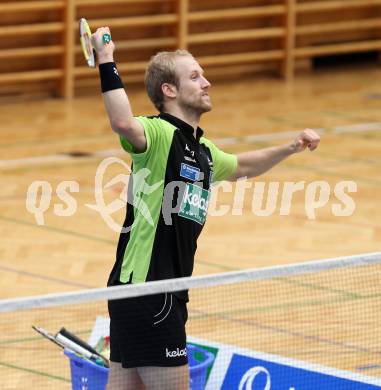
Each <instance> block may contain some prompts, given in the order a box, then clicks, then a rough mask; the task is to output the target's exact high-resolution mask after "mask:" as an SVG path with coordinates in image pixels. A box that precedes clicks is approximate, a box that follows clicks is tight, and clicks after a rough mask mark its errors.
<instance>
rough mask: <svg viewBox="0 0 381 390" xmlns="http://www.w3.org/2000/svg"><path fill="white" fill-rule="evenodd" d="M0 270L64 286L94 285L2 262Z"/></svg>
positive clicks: (83, 286) (82, 286)
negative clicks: (34, 271) (26, 269)
mask: <svg viewBox="0 0 381 390" xmlns="http://www.w3.org/2000/svg"><path fill="white" fill-rule="evenodd" d="M1 271H3V272H10V273H15V274H17V275H23V276H28V277H31V278H33V279H40V280H45V281H48V282H53V283H58V284H63V285H66V286H73V287H80V288H95V287H96V286H90V285H88V284H83V283H77V282H71V281H68V280H65V279H60V278H55V277H52V276H45V275H42V274H36V273H33V272H29V271H23V270H20V269H17V268H12V267H9V266H6V265H2V264H0V272H1Z"/></svg>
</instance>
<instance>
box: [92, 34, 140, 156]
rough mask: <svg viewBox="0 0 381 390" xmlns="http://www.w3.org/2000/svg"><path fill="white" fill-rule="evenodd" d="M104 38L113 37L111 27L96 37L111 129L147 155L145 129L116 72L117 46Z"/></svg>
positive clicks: (104, 99)
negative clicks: (135, 113) (104, 35)
mask: <svg viewBox="0 0 381 390" xmlns="http://www.w3.org/2000/svg"><path fill="white" fill-rule="evenodd" d="M103 34H110V30H109V28H108V27H101V28H98V30H97V31H96V32H95V33H94V34H93V35H92V41H93V45H94V48H95V51H96V52H97V58H98V64H99V70H100V75H101V82H102V96H103V102H104V105H105V108H106V111H107V115H108V117H109V120H110V124H111V128H112V129H113V130H114V131H115V132H116V133H118V134H119V135H121V136H123V137H124V138H126V139H127V141H128V142H129V143H130V144H131V145H132V146H133V147H134V148H135V150H136V151H137V152H144V151H145V150H146V148H147V140H146V137H145V134H144V128H143V126H142V124H141V123H140V122H139V121H138V120H136V119H135V118H134V116H133V113H132V109H131V105H130V102H129V100H128V96H127V94H126V91H125V90H124V87H123V84H122V82H121V80H120V77H119V74H118V71H117V69H116V66H115V63H114V50H115V45H114V42H113V41H110V42H109V43H104V42H103V39H102V37H103ZM104 87H105V88H104Z"/></svg>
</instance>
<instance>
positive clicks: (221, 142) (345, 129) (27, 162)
mask: <svg viewBox="0 0 381 390" xmlns="http://www.w3.org/2000/svg"><path fill="white" fill-rule="evenodd" d="M315 130H316V131H318V132H319V133H320V134H344V133H363V132H369V131H379V130H381V122H374V123H363V124H353V125H344V126H335V127H332V128H318V129H315ZM298 134H300V131H299V130H298V131H283V132H278V133H268V134H254V135H247V136H238V137H226V138H217V139H214V140H213V141H214V142H215V144H216V145H218V146H227V145H235V144H237V143H255V142H264V141H275V140H283V139H289V138H293V137H296V136H297V135H298ZM125 154H126V152H125V151H123V150H122V149H121V148H119V149H108V150H103V151H97V152H93V153H91V154H90V155H89V156H86V157H81V158H89V157H90V158H94V157H111V156H114V157H115V156H119V155H125ZM77 158H78V157H73V156H70V154H69V153H58V154H53V155H45V156H35V157H24V158H19V159H8V160H0V168H2V169H7V168H8V169H9V168H17V167H29V166H33V165H46V164H51V163H66V162H68V161H72V160H73V159H77Z"/></svg>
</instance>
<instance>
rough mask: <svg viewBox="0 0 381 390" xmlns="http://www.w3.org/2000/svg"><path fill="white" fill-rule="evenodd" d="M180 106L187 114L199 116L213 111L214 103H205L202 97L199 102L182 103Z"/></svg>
mask: <svg viewBox="0 0 381 390" xmlns="http://www.w3.org/2000/svg"><path fill="white" fill-rule="evenodd" d="M180 106H181V107H182V108H183V109H184V110H185V111H187V112H190V113H194V114H197V115H202V114H205V113H206V112H209V111H211V110H212V108H213V107H212V103H211V102H210V98H209V103H205V102H204V101H203V97H201V98H200V99H199V100H197V101H182V102H180Z"/></svg>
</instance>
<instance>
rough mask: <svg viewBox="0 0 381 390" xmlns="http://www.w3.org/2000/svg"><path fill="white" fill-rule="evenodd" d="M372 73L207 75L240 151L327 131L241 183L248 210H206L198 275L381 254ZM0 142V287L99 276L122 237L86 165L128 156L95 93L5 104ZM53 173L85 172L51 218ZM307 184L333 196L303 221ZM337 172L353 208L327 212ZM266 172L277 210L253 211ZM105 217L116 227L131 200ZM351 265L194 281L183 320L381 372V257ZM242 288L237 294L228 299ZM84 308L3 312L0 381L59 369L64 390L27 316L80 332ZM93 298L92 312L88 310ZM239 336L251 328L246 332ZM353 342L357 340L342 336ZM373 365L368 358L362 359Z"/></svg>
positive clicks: (63, 285)
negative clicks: (224, 281) (63, 210)
mask: <svg viewBox="0 0 381 390" xmlns="http://www.w3.org/2000/svg"><path fill="white" fill-rule="evenodd" d="M380 85H381V71H380V69H378V68H377V67H366V68H355V69H347V70H343V69H340V70H330V71H326V72H323V71H321V72H316V73H313V74H306V75H304V76H303V75H301V76H299V77H298V78H297V80H296V81H295V83H294V84H293V85H287V84H285V83H284V82H283V81H282V80H279V79H268V78H267V79H264V78H260V79H253V80H244V81H239V82H238V81H234V82H233V81H231V82H229V81H228V80H227V81H226V82H224V83H222V82H219V83H216V84H215V85H213V86H212V89H211V95H212V99H213V103H214V109H213V111H212V112H211V113H209V114H207V115H205V117H204V118H203V121H202V127H203V128H204V129H206V133H207V136H208V137H209V138H211V139H212V140H214V141H215V142H216V143H217V144H219V145H220V147H221V148H223V149H224V150H226V151H229V152H234V153H238V152H241V151H245V150H250V149H257V148H261V147H265V146H269V145H275V144H279V143H282V142H287V141H288V140H291V139H292V138H293V135H292V134H291V135H290V134H288V133H287V132H294V131H298V130H301V129H303V128H305V127H311V128H315V129H321V130H320V131H321V132H322V141H321V146H320V148H319V150H317V151H316V152H314V153H310V152H305V153H303V154H299V155H295V156H292V157H291V158H289V159H288V160H287V161H285V162H284V163H282V164H281V165H279V166H278V167H276V168H274V169H273V170H272V171H270V172H269V173H268V174H266V175H264V176H263V177H259V178H257V179H256V180H255V181H252V187H251V188H250V189H248V190H247V191H246V193H245V197H244V200H243V213H242V215H232V212H231V211H230V212H229V213H227V215H224V216H220V217H217V216H214V217H213V216H210V217H209V219H208V222H207V224H206V227H205V229H204V232H203V234H202V236H201V238H200V240H199V244H198V251H197V255H196V264H195V272H194V274H196V275H201V274H209V273H219V272H224V271H228V270H237V269H245V268H254V267H265V266H271V265H279V264H289V263H294V262H304V261H309V260H315V259H323V258H330V257H336V256H344V255H354V254H360V253H366V252H376V251H379V250H380V240H381V207H380V200H381V179H380V171H381V163H380V154H381V142H380V141H381V90H380V87H379V86H380ZM130 99H131V101H132V102H133V109H134V113H135V114H136V115H138V114H153V113H154V110H153V109H152V106H151V104H150V103H149V102H148V100H147V98H146V96H145V93H144V91H143V90H142V89H141V88H140V89H137V88H133V89H131V91H130ZM270 135H274V139H271V136H270ZM110 150H111V152H110ZM113 150H119V152H113ZM0 151H1V152H0V153H1V157H0V178H1V184H2V185H1V189H0V234H1V237H2V239H1V242H0V282H1V283H0V296H1V298H11V297H22V296H30V295H39V294H45V293H53V292H64V291H72V290H77V289H82V288H91V287H101V286H104V285H105V283H106V280H107V276H108V273H109V271H110V269H111V267H112V265H113V262H114V253H115V248H116V242H117V239H118V234H117V233H116V232H115V231H113V230H112V229H110V228H109V227H108V226H107V225H106V223H105V222H104V220H103V219H102V217H101V216H100V215H99V213H97V212H96V211H94V210H92V209H90V208H88V207H86V204H94V203H95V199H94V177H95V174H96V171H97V167H98V166H99V164H100V163H101V161H102V160H103V158H104V157H102V156H106V155H107V156H108V155H115V156H117V157H119V158H121V157H123V158H124V159H125V161H127V162H129V158H128V156H124V155H122V154H120V148H119V144H118V140H117V137H116V136H115V135H114V134H113V133H112V132H111V130H110V128H109V125H108V121H107V118H106V115H105V112H104V109H103V105H102V100H101V96H100V95H99V94H95V95H94V97H91V98H89V97H87V98H77V99H75V100H74V101H73V102H70V103H68V102H64V101H62V100H46V101H35V102H28V103H26V102H23V103H17V104H16V103H10V102H2V104H1V106H0ZM105 151H106V152H105ZM103 152H104V153H103ZM102 153H103V154H102ZM119 173H124V174H126V172H125V170H124V168H123V167H122V166H121V165H117V164H114V165H113V166H112V167H111V169H110V171H109V173H108V174H107V177H108V179H111V178H112V177H115V176H116V175H117V174H119ZM36 180H43V181H48V182H49V183H51V186H52V189H53V196H52V199H51V202H50V205H49V204H47V206H48V205H49V208H48V209H47V211H46V212H45V213H44V220H45V224H44V225H41V226H39V225H37V223H36V220H35V216H34V215H32V214H31V213H30V212H28V211H27V209H26V201H27V191H28V187H29V186H30V185H31V184H32V182H34V181H36ZM62 181H76V182H78V184H79V192H78V193H74V194H72V195H73V197H74V199H75V203H76V206H77V209H76V212H75V213H74V215H72V216H69V217H58V216H57V215H55V212H54V205H59V204H62V201H61V200H60V198H59V197H58V196H57V195H56V194H55V192H56V188H57V186H58V185H59V183H61V182H62ZM302 181H303V182H305V183H304V190H302V191H299V192H298V193H296V194H295V196H294V199H293V201H292V203H291V212H290V214H289V215H280V214H281V213H280V210H281V208H280V203H281V196H282V191H281V190H282V188H283V185H284V183H285V182H302ZM316 181H319V182H324V183H325V184H324V185H325V186H326V188H328V190H329V198H328V200H327V203H326V204H325V205H324V206H323V207H321V208H320V209H317V210H316V215H315V219H311V218H310V217H311V216H310V217H309V216H308V215H307V212H306V202H305V196H306V193H307V188H308V186H309V185H310V186H313V185H314V184H313V183H314V182H316ZM342 181H352V182H354V183H355V184H356V186H357V192H354V193H351V194H349V195H350V196H351V198H352V199H353V201H354V204H355V209H354V212H353V214H352V215H350V216H335V215H334V214H333V212H332V207H333V206H334V205H335V204H341V202H340V201H339V200H338V198H337V197H336V196H335V192H334V191H335V187H336V186H337V185H338V184H339V183H340V182H342ZM261 182H263V183H266V187H265V194H266V193H267V188H268V187H267V186H268V184H269V183H270V182H279V183H280V190H279V194H278V198H277V205H276V209H275V211H274V213H272V215H270V216H267V217H264V216H258V215H256V213H254V212H253V210H252V200H253V197H254V195H253V194H254V184H255V185H256V186H258V185H260V183H261ZM327 186H328V187H327ZM309 188H312V187H309ZM121 190H122V185H120V184H119V185H118V184H117V185H114V186H111V187H110V188H107V189H105V191H104V194H105V199H106V202H111V201H114V200H116V199H119V195H120V191H121ZM317 196H318V194H317ZM265 199H266V198H265ZM235 201H236V202H238V200H237V199H235ZM232 204H234V193H222V191H220V192H219V195H218V199H217V205H218V206H222V205H230V206H231V205H232ZM235 204H238V203H235ZM236 214H240V213H239V212H237V213H236ZM257 214H258V213H257ZM112 217H113V219H114V220H115V222H119V223H121V222H122V220H123V217H124V207H121V208H120V209H119V210H118V211H116V212H115V213H114V214H113V215H112ZM357 271H358V272H354V271H353V270H351V271H343V273H339V274H337V273H334V272H333V273H330V274H329V275H328V274H324V275H315V276H313V275H312V276H308V277H306V276H305V277H299V278H293V279H291V280H288V281H285V280H283V281H281V282H280V281H271V282H266V283H265V282H261V283H259V284H258V285H252V286H251V287H250V288H249V289H247V287H245V286H243V287H242V288H237V289H236V290H234V291H233V292H232V290H230V291H229V290H228V289H226V288H225V289H224V291H220V292H219V295H218V294H217V292H216V293H215V294H214V293H212V292H211V293H210V294H208V297H209V298H208V299H205V294H201V293H200V294H201V295H199V296H197V293H194V298H193V301H192V302H191V305H190V319H191V320H192V318H194V320H192V321H190V322H189V330H188V332H190V334H193V335H194V336H198V337H202V338H206V339H211V340H215V341H221V342H229V343H233V344H237V345H241V346H244V347H245V346H246V347H248V348H253V349H256V350H261V351H264V352H269V353H276V354H279V355H282V356H290V357H294V358H298V359H301V360H306V361H311V362H314V363H321V364H325V365H331V366H333V367H337V368H343V369H348V370H352V371H356V370H358V371H359V372H361V373H363V374H366V375H370V376H381V370H380V360H379V358H378V357H376V355H377V353H376V351H377V348H378V350H379V348H380V346H381V339H380V326H379V324H380V319H381V318H380V314H379V313H380V312H381V311H380V296H381V294H380V292H381V291H380V289H381V287H380V286H381V283H380V282H381V276H380V268H379V267H372V268H371V267H369V268H366V267H364V268H363V269H358V270H357ZM345 272H349V273H348V274H346V273H345ZM246 290H247V291H246ZM245 291H246V292H245ZM257 297H258V298H260V300H259V299H258V300H257ZM238 299H239V300H240V303H241V304H242V305H241V306H239V307H238V309H239V310H238V311H237V307H236V301H237V300H238ZM221 300H223V302H224V308H223V309H222V308H221V307H220V305H221ZM84 310H85V308H84V307H82V308H81V310H78V308H77V309H73V310H70V309H68V308H67V309H62V310H60V311H59V312H58V313H59V314H57V315H56V316H54V317H55V318H54V319H53V318H52V317H51V316H49V314H47V313H49V311H45V312H44V311H41V312H36V313H32V312H28V313H27V314H22V313H19V314H14V313H12V314H7V315H2V316H1V317H2V319H1V321H0V329H1V331H2V339H3V340H0V342H1V343H2V344H3V345H4V348H3V350H2V352H0V370H1V371H2V372H3V378H4V375H6V376H7V378H8V377H9V378H11V380H10V381H9V383H8V384H7V385H6V386H8V387H6V388H7V389H8V388H9V389H13V388H14V389H18V388H23V386H25V383H30V384H34V385H33V388H39V389H40V388H41V389H42V388H49V384H45V382H44V381H47V382H46V383H51V382H49V381H54V380H55V379H54V377H55V376H57V377H59V378H61V379H57V378H56V379H57V380H56V382H55V383H54V385H55V387H54V388H60V387H58V385H59V384H60V383H61V384H62V386H63V387H62V388H69V384H68V382H65V380H64V379H62V378H68V375H69V374H68V371H67V368H65V369H63V368H62V364H63V363H66V362H64V358H63V357H62V356H61V355H60V354H59V352H58V351H57V350H56V349H55V347H54V346H49V347H48V346H47V342H46V341H45V340H40V339H39V338H38V337H36V336H35V335H34V334H33V333H32V332H31V331H30V325H31V324H32V323H35V324H36V325H41V326H46V327H47V328H48V329H49V330H51V331H52V332H53V331H57V330H58V328H59V327H60V326H61V325H66V326H67V327H68V328H69V329H70V328H71V327H72V328H74V329H73V330H74V331H77V332H79V331H81V332H84V333H86V332H88V331H89V329H90V328H91V323H92V322H93V320H94V318H95V315H96V314H104V313H105V308H104V307H102V308H101V307H99V310H95V311H94V310H93V311H92V316H90V315H89V318H90V319H88V320H86V321H87V322H86V321H85V320H84V314H83V313H84ZM86 310H89V313H90V311H91V310H92V309H91V308H86ZM240 310H241V311H240ZM221 313H222V314H221ZM227 315H230V316H233V317H234V318H235V319H237V318H238V319H239V321H240V323H239V325H237V322H234V324H233V325H232V324H230V325H227V324H226V316H227ZM65 321H66V323H65V324H64V323H63V322H65ZM239 321H238V322H239ZM319 324H320V328H319ZM16 325H17V326H16ZM250 332H252V333H250ZM243 334H250V335H251V336H250V337H249V336H246V337H245V338H243ZM25 340H29V341H25ZM351 343H352V344H351ZM350 344H351V345H353V346H354V347H353V348H350V347H348V345H350ZM50 348H51V350H50ZM15 351H16V353H15ZM21 351H23V353H22V354H21ZM47 351H48V352H47ZM49 351H50V352H49ZM37 355H38V356H39V359H40V360H39V359H37V358H36V356H37ZM40 355H41V356H40ZM58 355H59V356H58ZM47 356H49V358H48V357H47ZM32 357H34V362H33V364H32V363H31V362H30V361H31V360H32ZM53 363H54V364H53ZM41 364H42V367H41ZM366 365H373V368H370V369H368V370H366V371H361V367H363V366H366ZM49 366H50V367H49ZM53 366H54V367H53ZM65 367H66V366H65ZM28 369H30V370H32V371H28ZM33 370H35V373H33ZM62 370H66V371H65V372H63V371H62ZM36 372H37V374H36ZM41 372H42V373H43V374H41ZM38 373H39V374H38ZM44 374H46V375H48V376H46V375H44ZM52 378H53V379H52ZM44 386H46V387H44Z"/></svg>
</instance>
